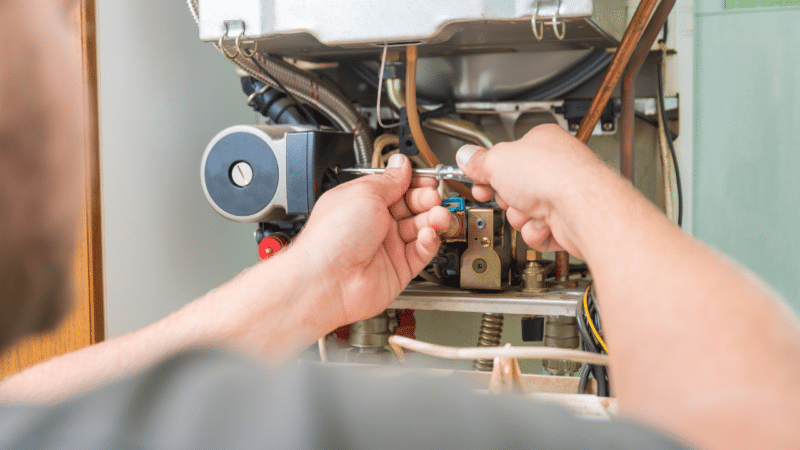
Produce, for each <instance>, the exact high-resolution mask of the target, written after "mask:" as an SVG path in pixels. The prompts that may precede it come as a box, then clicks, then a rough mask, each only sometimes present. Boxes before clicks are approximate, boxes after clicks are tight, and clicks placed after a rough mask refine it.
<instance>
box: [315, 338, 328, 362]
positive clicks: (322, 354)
mask: <svg viewBox="0 0 800 450" xmlns="http://www.w3.org/2000/svg"><path fill="white" fill-rule="evenodd" d="M327 337H328V336H327V335H325V336H322V337H321V338H319V341H317V345H318V346H319V360H320V361H322V362H328V348H327V346H326V345H325V338H327Z"/></svg>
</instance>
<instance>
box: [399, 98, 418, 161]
mask: <svg viewBox="0 0 800 450" xmlns="http://www.w3.org/2000/svg"><path fill="white" fill-rule="evenodd" d="M400 122H401V123H402V125H400V126H399V127H397V137H398V139H399V140H400V153H402V154H404V155H406V156H414V155H417V154H419V149H418V148H417V143H416V142H414V138H413V137H412V136H411V129H410V128H409V127H408V113H407V112H406V109H405V108H403V109H401V110H400Z"/></svg>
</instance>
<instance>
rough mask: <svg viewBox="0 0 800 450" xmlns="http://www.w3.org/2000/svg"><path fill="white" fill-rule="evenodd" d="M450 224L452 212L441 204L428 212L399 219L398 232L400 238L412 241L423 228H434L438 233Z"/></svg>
mask: <svg viewBox="0 0 800 450" xmlns="http://www.w3.org/2000/svg"><path fill="white" fill-rule="evenodd" d="M448 226H450V212H449V211H448V210H447V209H445V208H442V207H441V206H435V207H433V208H431V209H430V211H428V212H425V213H422V214H418V215H416V216H412V217H408V218H406V219H403V220H401V221H399V222H398V223H397V232H398V233H399V234H400V239H402V240H403V241H404V242H410V241H413V240H414V239H416V238H417V235H418V234H419V232H420V230H422V229H423V228H432V229H433V230H434V231H436V232H437V233H438V232H441V231H444V230H445V229H447V227H448Z"/></svg>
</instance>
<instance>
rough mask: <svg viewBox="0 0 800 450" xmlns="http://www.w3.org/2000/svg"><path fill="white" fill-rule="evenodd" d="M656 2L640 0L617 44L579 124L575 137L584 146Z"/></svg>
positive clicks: (655, 0)
mask: <svg viewBox="0 0 800 450" xmlns="http://www.w3.org/2000/svg"><path fill="white" fill-rule="evenodd" d="M656 2H658V0H642V1H641V2H640V3H639V6H638V7H637V8H636V12H635V13H634V14H633V18H632V19H631V23H630V24H629V25H628V28H627V29H626V30H625V35H623V36H622V42H620V43H619V47H618V48H617V51H616V53H615V54H614V59H612V60H611V64H610V65H609V67H608V72H606V76H605V78H603V83H602V84H601V85H600V89H598V90H597V95H595V97H594V99H592V104H591V105H590V106H589V110H588V111H587V112H586V115H585V116H584V117H583V122H581V127H580V129H579V130H578V134H577V135H576V137H577V138H578V139H580V141H581V142H583V143H584V144H585V143H586V142H587V141H588V140H589V137H590V136H591V135H592V130H593V129H594V126H595V125H596V124H597V121H598V120H600V115H601V114H602V113H603V109H604V108H605V107H606V104H607V103H608V100H609V99H610V98H611V94H612V93H613V92H614V88H615V87H616V86H617V82H618V81H619V77H620V76H621V75H622V71H623V70H625V66H626V65H627V64H628V60H629V59H630V58H631V55H632V54H633V51H634V49H635V48H636V44H637V43H638V42H639V39H640V38H641V37H642V32H643V31H644V28H645V26H646V25H647V21H648V19H649V18H650V14H652V12H653V9H654V8H655V6H656Z"/></svg>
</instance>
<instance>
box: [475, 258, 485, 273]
mask: <svg viewBox="0 0 800 450" xmlns="http://www.w3.org/2000/svg"><path fill="white" fill-rule="evenodd" d="M486 268H487V264H486V261H484V260H483V259H481V258H478V259H476V260H475V261H472V270H474V271H475V273H483V272H486Z"/></svg>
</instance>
